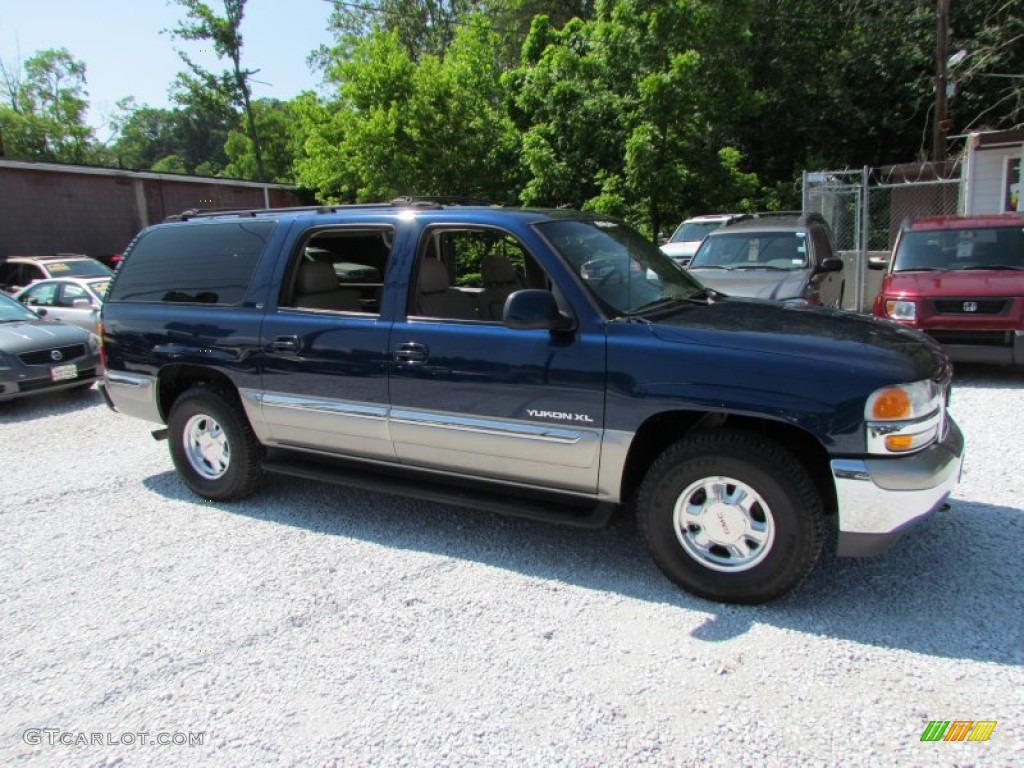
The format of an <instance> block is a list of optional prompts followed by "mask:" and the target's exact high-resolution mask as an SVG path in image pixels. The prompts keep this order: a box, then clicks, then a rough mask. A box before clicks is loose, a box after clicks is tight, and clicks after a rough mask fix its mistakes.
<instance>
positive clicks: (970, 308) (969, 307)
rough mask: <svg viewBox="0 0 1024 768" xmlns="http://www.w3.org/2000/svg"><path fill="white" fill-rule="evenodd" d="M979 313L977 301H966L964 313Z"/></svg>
mask: <svg viewBox="0 0 1024 768" xmlns="http://www.w3.org/2000/svg"><path fill="white" fill-rule="evenodd" d="M977 311H978V302H976V301H965V302H964V312H977Z"/></svg>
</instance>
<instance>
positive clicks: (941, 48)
mask: <svg viewBox="0 0 1024 768" xmlns="http://www.w3.org/2000/svg"><path fill="white" fill-rule="evenodd" d="M938 3H939V7H938V12H937V14H936V19H935V125H934V130H933V131H932V160H934V161H935V162H942V161H943V160H945V159H946V131H947V130H948V129H949V123H948V120H947V118H946V58H947V53H946V52H947V49H948V47H949V46H948V38H949V0H938Z"/></svg>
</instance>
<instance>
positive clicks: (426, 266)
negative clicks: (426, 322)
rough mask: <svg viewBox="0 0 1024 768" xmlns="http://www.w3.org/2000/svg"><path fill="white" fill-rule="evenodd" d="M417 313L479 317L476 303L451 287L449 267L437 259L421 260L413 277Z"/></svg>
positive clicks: (468, 318) (455, 317)
mask: <svg viewBox="0 0 1024 768" xmlns="http://www.w3.org/2000/svg"><path fill="white" fill-rule="evenodd" d="M416 313H417V314H419V315H422V316H423V317H443V318H450V319H453V320H479V319H480V317H479V315H478V314H477V311H476V302H474V301H473V299H472V298H471V297H470V296H469V295H468V294H465V293H463V292H462V291H459V290H457V289H455V288H452V287H451V285H450V284H449V282H448V269H447V267H445V265H444V264H442V263H441V262H440V261H438V260H437V259H423V261H422V262H420V270H419V275H418V277H417V278H416Z"/></svg>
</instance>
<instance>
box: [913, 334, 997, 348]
mask: <svg viewBox="0 0 1024 768" xmlns="http://www.w3.org/2000/svg"><path fill="white" fill-rule="evenodd" d="M928 335H929V336H931V337H932V338H933V339H935V340H936V341H937V342H939V343H940V344H967V345H971V346H976V347H1012V346H1013V331H928Z"/></svg>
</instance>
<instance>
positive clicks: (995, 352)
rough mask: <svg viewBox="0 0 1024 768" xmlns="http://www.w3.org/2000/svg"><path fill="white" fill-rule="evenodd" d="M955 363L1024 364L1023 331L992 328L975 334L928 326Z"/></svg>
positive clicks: (931, 333)
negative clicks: (993, 329)
mask: <svg viewBox="0 0 1024 768" xmlns="http://www.w3.org/2000/svg"><path fill="white" fill-rule="evenodd" d="M925 331H926V332H927V333H929V334H930V335H931V336H932V337H933V338H934V339H936V341H938V342H939V343H940V344H942V348H943V349H944V350H945V351H946V354H947V355H949V359H950V360H952V361H953V362H954V363H988V364H991V365H1010V366H1024V331H993V332H987V333H986V332H982V333H979V334H975V336H977V338H976V339H974V340H972V339H971V334H970V333H961V332H956V331H929V330H928V329H925Z"/></svg>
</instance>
